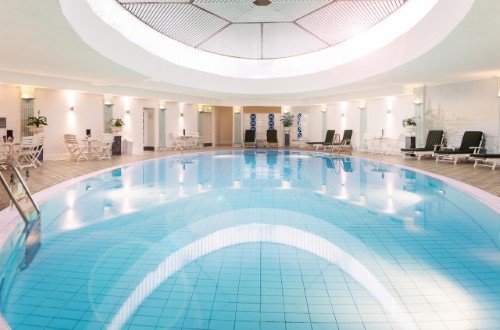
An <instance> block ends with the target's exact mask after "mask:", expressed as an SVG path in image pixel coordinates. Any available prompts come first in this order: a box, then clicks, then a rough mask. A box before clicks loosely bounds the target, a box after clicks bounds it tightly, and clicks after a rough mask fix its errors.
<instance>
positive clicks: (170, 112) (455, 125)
mask: <svg viewBox="0 0 500 330" xmlns="http://www.w3.org/2000/svg"><path fill="white" fill-rule="evenodd" d="M34 96H35V101H34V110H35V113H36V112H37V111H40V113H41V115H44V116H47V119H48V123H49V125H48V127H47V128H46V129H45V135H46V145H45V157H46V159H58V158H64V157H66V155H67V150H66V148H65V146H64V143H63V134H65V133H72V134H76V135H77V136H79V137H83V136H84V134H85V130H86V129H91V130H92V135H93V136H94V137H99V136H100V135H101V134H102V132H103V128H104V125H105V123H103V103H104V96H103V95H102V94H92V93H83V92H73V91H65V90H53V89H44V88H36V89H35V95H34ZM424 96H425V99H424V104H423V107H424V111H425V120H424V121H425V130H424V134H427V131H428V130H429V129H443V130H444V131H445V134H446V136H447V138H448V141H449V144H450V145H456V144H459V143H460V140H461V137H462V135H463V132H464V131H466V130H481V131H483V132H485V134H486V139H487V142H486V147H487V150H488V151H489V152H500V145H499V131H500V112H499V110H500V99H499V98H498V81H497V78H492V79H485V80H478V81H467V82H462V83H455V84H446V85H441V86H432V87H425V94H424ZM108 98H109V97H108ZM112 100H113V103H114V106H113V117H115V118H117V117H120V118H123V119H124V121H125V127H124V128H123V131H122V133H121V134H122V137H123V138H127V139H129V140H132V141H134V148H133V152H134V153H138V152H142V150H143V132H142V129H143V127H142V115H143V114H142V112H143V108H145V107H146V108H154V109H155V120H156V121H157V120H158V115H157V113H158V100H147V99H134V98H127V97H122V96H114V97H113V98H112ZM71 105H72V106H74V111H70V110H69V107H70V106H71ZM20 108H21V98H20V87H18V86H13V85H5V84H0V117H7V126H8V129H13V130H14V135H15V136H17V137H18V138H19V134H20V127H21V124H22V123H21V122H20V120H21V119H20V118H21V110H20ZM165 108H166V113H165V128H166V138H167V146H168V147H173V140H172V138H171V137H172V135H180V134H182V133H183V129H185V130H186V132H197V131H198V115H199V114H198V111H197V106H196V105H195V104H189V103H168V102H167V103H165ZM325 108H326V115H323V113H322V110H324V109H325ZM389 109H390V111H391V113H390V114H388V113H387V111H388V110H389ZM127 110H130V113H129V114H127V113H126V111H127ZM291 110H292V113H294V114H295V115H296V114H297V113H299V112H301V113H303V114H307V125H306V127H305V129H304V137H305V138H308V139H310V140H311V141H322V140H324V138H325V136H324V135H325V131H324V128H326V129H335V130H336V132H337V133H338V134H342V132H343V130H344V129H352V130H353V134H354V135H353V145H354V146H355V147H359V146H360V145H361V143H362V138H363V136H362V134H361V132H360V113H361V112H360V109H359V101H346V102H339V103H334V104H329V105H327V106H325V105H317V106H301V107H293V108H292V109H291ZM364 111H366V114H367V132H370V133H374V134H375V135H380V134H381V132H382V129H383V130H384V136H386V137H394V138H397V137H398V136H399V134H408V133H407V132H406V130H405V129H404V128H403V127H402V125H401V121H402V120H403V119H404V118H407V117H412V116H414V114H415V105H414V104H413V96H412V95H401V96H395V97H389V98H382V97H381V98H373V99H367V100H366V109H365V110H364ZM181 112H182V113H183V114H184V115H183V116H181V115H180V114H181ZM342 113H344V116H342ZM245 116H246V115H245V114H243V119H245ZM324 116H326V121H325V123H323V118H324ZM243 123H244V124H245V125H246V121H245V120H243ZM266 123H267V121H266ZM276 124H277V127H281V126H280V125H279V115H277V118H276ZM244 129H245V126H244V128H243V130H244ZM263 132H265V130H264V131H263ZM5 134H6V129H0V136H1V135H5ZM213 134H215V132H213ZM293 134H296V131H293ZM158 135H159V132H158V123H157V122H155V147H157V144H158Z"/></svg>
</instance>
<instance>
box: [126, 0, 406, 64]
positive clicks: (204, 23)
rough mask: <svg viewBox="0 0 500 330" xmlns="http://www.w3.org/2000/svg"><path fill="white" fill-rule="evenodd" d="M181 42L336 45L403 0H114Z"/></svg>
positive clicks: (278, 48)
mask: <svg viewBox="0 0 500 330" xmlns="http://www.w3.org/2000/svg"><path fill="white" fill-rule="evenodd" d="M117 1H118V2H119V3H120V4H121V5H122V6H123V7H124V8H125V9H126V10H128V11H129V12H130V13H131V14H132V15H134V16H135V17H137V18H138V19H139V20H141V21H142V22H144V23H145V24H147V25H148V26H150V27H151V28H153V29H155V30H156V31H158V32H160V33H162V34H163V35H165V36H167V37H169V38H172V39H174V40H177V41H179V42H181V43H183V44H185V45H188V46H191V47H193V48H196V49H200V50H204V51H207V52H211V53H215V54H219V55H225V56H230V57H237V58H244V59H278V58H286V57H292V56H297V55H303V54H307V53H311V52H315V51H319V50H322V49H325V48H328V47H331V46H334V45H336V44H338V43H341V42H342V41H345V40H347V39H349V38H352V37H354V36H356V35H357V34H359V33H361V32H363V31H365V30H367V29H369V28H370V27H372V26H373V25H375V24H377V23H378V22H380V21H382V20H383V19H384V18H386V17H387V16H389V15H391V14H392V13H393V12H394V11H396V10H397V9H399V8H400V7H401V6H403V5H404V4H405V2H406V1H407V0H255V1H253V2H252V1H251V0H161V1H160V0H159V1H139V0H117Z"/></svg>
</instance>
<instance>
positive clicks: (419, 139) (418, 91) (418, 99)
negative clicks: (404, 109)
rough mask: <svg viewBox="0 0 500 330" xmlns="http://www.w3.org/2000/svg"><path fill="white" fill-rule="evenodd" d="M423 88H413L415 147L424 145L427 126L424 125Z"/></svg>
mask: <svg viewBox="0 0 500 330" xmlns="http://www.w3.org/2000/svg"><path fill="white" fill-rule="evenodd" d="M424 97H425V89H424V86H422V87H417V88H414V89H413V104H414V106H415V122H416V123H417V128H416V135H417V136H416V141H415V144H416V147H423V146H425V139H426V138H427V134H425V133H426V131H427V128H426V127H425V102H424V101H425V98H424Z"/></svg>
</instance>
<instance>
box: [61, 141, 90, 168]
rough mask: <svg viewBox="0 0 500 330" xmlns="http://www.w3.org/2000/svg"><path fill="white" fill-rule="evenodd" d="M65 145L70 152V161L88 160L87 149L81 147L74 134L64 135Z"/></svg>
mask: <svg viewBox="0 0 500 330" xmlns="http://www.w3.org/2000/svg"><path fill="white" fill-rule="evenodd" d="M64 143H65V144H66V148H68V151H69V159H68V160H75V161H77V162H78V161H80V160H87V155H86V154H85V150H86V147H85V146H84V145H81V144H80V143H79V142H78V140H77V139H76V136H75V135H74V134H64Z"/></svg>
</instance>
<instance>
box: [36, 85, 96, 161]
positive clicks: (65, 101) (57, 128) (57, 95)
mask: <svg viewBox="0 0 500 330" xmlns="http://www.w3.org/2000/svg"><path fill="white" fill-rule="evenodd" d="M35 98H36V99H35V108H34V110H35V113H37V111H39V110H40V114H41V115H44V116H46V117H47V123H48V125H47V127H46V128H45V146H44V158H46V159H59V158H64V157H66V154H67V149H66V146H65V145H64V137H63V136H64V134H75V135H76V136H77V137H78V138H83V137H84V136H85V130H86V129H90V130H91V132H92V136H93V137H100V136H101V134H102V132H103V123H102V122H103V99H102V96H101V95H98V94H88V93H78V92H72V91H64V90H53V89H43V88H37V89H36V90H35ZM70 106H73V107H74V111H70V110H69V108H70Z"/></svg>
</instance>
